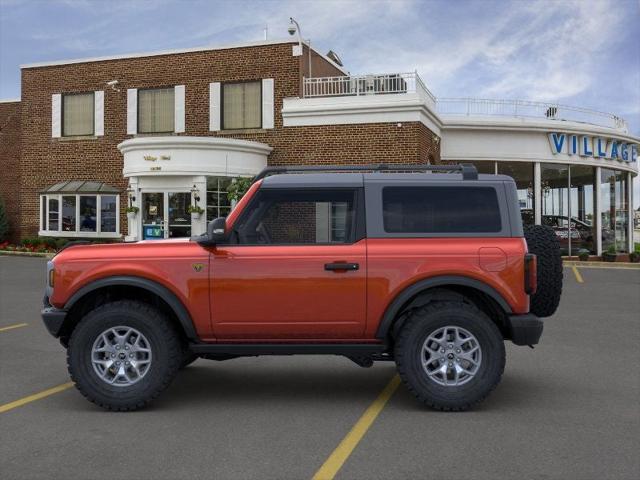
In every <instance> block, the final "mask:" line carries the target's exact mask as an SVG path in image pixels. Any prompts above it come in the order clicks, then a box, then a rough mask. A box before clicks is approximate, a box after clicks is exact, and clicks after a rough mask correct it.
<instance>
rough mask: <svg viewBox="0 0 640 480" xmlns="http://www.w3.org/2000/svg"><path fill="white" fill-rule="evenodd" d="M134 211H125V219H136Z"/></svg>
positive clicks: (131, 220)
mask: <svg viewBox="0 0 640 480" xmlns="http://www.w3.org/2000/svg"><path fill="white" fill-rule="evenodd" d="M136 215H137V213H136V212H127V220H129V221H130V222H133V221H134V220H135V219H136Z"/></svg>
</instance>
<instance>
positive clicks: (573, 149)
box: [569, 135, 578, 155]
mask: <svg viewBox="0 0 640 480" xmlns="http://www.w3.org/2000/svg"><path fill="white" fill-rule="evenodd" d="M577 154H578V136H577V135H571V145H570V146H569V155H577Z"/></svg>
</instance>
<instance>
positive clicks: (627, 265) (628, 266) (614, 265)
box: [562, 260, 640, 270]
mask: <svg viewBox="0 0 640 480" xmlns="http://www.w3.org/2000/svg"><path fill="white" fill-rule="evenodd" d="M562 265H563V266H565V267H585V268H610V269H614V270H615V269H618V270H640V263H631V262H576V261H572V260H565V261H563V262H562Z"/></svg>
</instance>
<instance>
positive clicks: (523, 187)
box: [478, 162, 535, 225]
mask: <svg viewBox="0 0 640 480" xmlns="http://www.w3.org/2000/svg"><path fill="white" fill-rule="evenodd" d="M478 163H480V162H478ZM533 166H534V164H533V163H531V162H498V173H499V174H501V175H509V176H510V177H512V178H513V179H514V180H515V182H516V188H517V189H518V204H519V206H520V213H521V214H522V223H524V224H525V225H533V224H534V223H535V212H534V210H533V209H534V205H535V190H534V188H533Z"/></svg>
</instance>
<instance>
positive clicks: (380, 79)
mask: <svg viewBox="0 0 640 480" xmlns="http://www.w3.org/2000/svg"><path fill="white" fill-rule="evenodd" d="M303 85H304V92H303V94H304V97H305V98H313V97H344V96H360V95H384V94H390V93H424V94H425V95H427V96H428V97H429V98H430V99H431V100H432V101H434V102H435V97H434V96H433V94H432V93H431V92H430V91H429V89H428V88H427V87H426V86H425V84H424V83H423V82H422V79H421V78H420V76H419V75H418V74H417V73H416V72H410V73H385V74H380V75H352V76H344V77H313V78H305V79H304V82H303Z"/></svg>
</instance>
